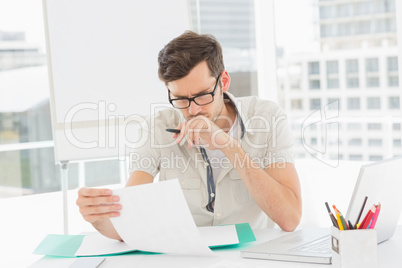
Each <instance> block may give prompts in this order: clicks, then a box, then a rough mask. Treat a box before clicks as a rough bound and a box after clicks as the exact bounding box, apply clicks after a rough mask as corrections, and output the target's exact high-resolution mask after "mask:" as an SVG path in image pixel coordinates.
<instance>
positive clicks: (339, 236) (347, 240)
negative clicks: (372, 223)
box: [331, 227, 378, 268]
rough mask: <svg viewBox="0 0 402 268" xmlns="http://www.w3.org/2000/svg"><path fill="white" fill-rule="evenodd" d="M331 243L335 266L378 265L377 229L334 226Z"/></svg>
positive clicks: (351, 267)
mask: <svg viewBox="0 0 402 268" xmlns="http://www.w3.org/2000/svg"><path fill="white" fill-rule="evenodd" d="M331 244H332V266H333V267H336V268H349V267H350V268H358V267H364V268H372V267H378V261H377V231H376V230H375V229H365V230H344V231H341V230H339V229H338V228H335V227H332V229H331Z"/></svg>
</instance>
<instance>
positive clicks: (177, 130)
mask: <svg viewBox="0 0 402 268" xmlns="http://www.w3.org/2000/svg"><path fill="white" fill-rule="evenodd" d="M166 131H167V132H172V133H176V134H179V133H180V129H175V128H167V129H166Z"/></svg>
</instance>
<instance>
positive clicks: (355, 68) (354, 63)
mask: <svg viewBox="0 0 402 268" xmlns="http://www.w3.org/2000/svg"><path fill="white" fill-rule="evenodd" d="M346 73H347V74H357V73H359V61H358V60H355V59H354V60H346Z"/></svg>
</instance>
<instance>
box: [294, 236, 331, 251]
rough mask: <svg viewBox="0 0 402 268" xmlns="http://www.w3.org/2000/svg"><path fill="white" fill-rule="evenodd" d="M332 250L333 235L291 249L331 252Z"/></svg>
mask: <svg viewBox="0 0 402 268" xmlns="http://www.w3.org/2000/svg"><path fill="white" fill-rule="evenodd" d="M331 250H332V248H331V236H330V235H327V236H324V237H322V238H319V239H317V240H314V241H311V242H308V243H307V244H304V245H301V246H298V247H296V248H294V249H292V250H291V251H296V252H304V253H322V254H330V253H331Z"/></svg>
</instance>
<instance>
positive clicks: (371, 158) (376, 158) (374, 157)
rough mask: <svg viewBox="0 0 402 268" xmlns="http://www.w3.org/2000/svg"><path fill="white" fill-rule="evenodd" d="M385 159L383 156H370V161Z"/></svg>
mask: <svg viewBox="0 0 402 268" xmlns="http://www.w3.org/2000/svg"><path fill="white" fill-rule="evenodd" d="M382 159H383V157H382V155H370V156H369V160H370V161H381V160H382Z"/></svg>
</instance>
